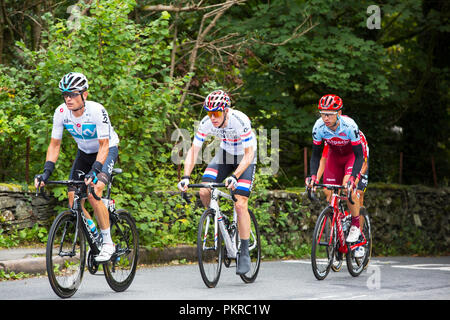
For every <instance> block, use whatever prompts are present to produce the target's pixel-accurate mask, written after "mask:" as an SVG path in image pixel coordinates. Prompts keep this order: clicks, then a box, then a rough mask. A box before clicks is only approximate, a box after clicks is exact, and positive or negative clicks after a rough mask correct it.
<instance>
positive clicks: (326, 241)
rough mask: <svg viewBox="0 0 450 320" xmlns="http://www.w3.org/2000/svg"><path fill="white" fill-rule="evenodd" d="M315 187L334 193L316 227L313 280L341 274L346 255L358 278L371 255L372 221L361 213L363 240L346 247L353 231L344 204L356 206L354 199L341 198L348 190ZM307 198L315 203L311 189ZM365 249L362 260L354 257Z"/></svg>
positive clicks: (348, 263) (348, 264) (349, 269)
mask: <svg viewBox="0 0 450 320" xmlns="http://www.w3.org/2000/svg"><path fill="white" fill-rule="evenodd" d="M315 187H320V188H326V189H328V190H332V191H333V193H332V196H331V201H330V204H329V205H328V206H327V207H326V208H325V209H324V210H323V211H322V212H321V213H320V214H319V216H318V218H317V222H316V225H315V227H314V232H313V239H312V247H311V265H312V270H313V273H314V276H315V277H316V278H317V279H318V280H323V279H325V278H326V277H327V275H328V273H329V271H330V269H332V270H333V271H339V270H340V269H341V267H342V264H343V255H344V254H345V256H346V264H347V269H348V272H349V273H350V274H351V275H352V276H354V277H357V276H359V275H360V274H361V272H362V271H363V270H364V269H365V268H366V267H367V264H368V263H369V259H370V255H371V251H372V232H371V226H370V219H369V216H368V214H367V211H366V210H361V212H360V224H361V226H362V228H361V236H360V238H359V239H358V241H356V242H354V243H347V242H346V238H347V235H348V232H349V231H350V224H351V215H350V214H349V213H348V212H347V211H345V210H344V206H343V201H341V200H346V199H348V200H349V201H350V203H352V204H353V201H352V199H351V195H350V194H349V195H348V196H340V194H339V191H340V190H341V189H345V188H346V187H344V186H340V185H329V184H315ZM307 192H308V197H309V198H310V199H311V200H316V198H315V196H314V194H313V193H311V189H309V188H307ZM358 247H363V248H364V255H363V256H362V257H359V258H357V257H355V249H356V248H358Z"/></svg>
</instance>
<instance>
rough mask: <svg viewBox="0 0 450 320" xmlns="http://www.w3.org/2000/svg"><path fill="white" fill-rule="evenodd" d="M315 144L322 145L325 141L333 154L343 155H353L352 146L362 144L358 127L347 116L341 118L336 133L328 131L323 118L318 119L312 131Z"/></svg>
mask: <svg viewBox="0 0 450 320" xmlns="http://www.w3.org/2000/svg"><path fill="white" fill-rule="evenodd" d="M312 138H313V143H314V144H315V145H320V144H322V140H324V141H325V142H326V143H327V145H328V146H329V148H330V149H332V150H333V152H337V153H339V154H341V155H347V154H349V153H353V149H352V146H355V145H358V144H360V143H361V138H360V134H359V129H358V125H357V124H356V122H355V121H354V120H353V119H352V118H350V117H347V116H344V115H342V116H340V117H339V126H338V127H337V128H336V130H335V131H333V130H331V129H328V127H327V126H326V125H325V123H324V122H323V120H322V118H319V119H317V121H316V123H315V124H314V127H313V130H312Z"/></svg>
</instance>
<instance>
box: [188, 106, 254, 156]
mask: <svg viewBox="0 0 450 320" xmlns="http://www.w3.org/2000/svg"><path fill="white" fill-rule="evenodd" d="M208 135H213V136H216V137H218V138H220V139H221V140H222V142H221V143H220V147H221V148H222V149H225V151H227V152H228V153H230V154H234V155H241V154H244V149H245V148H248V147H253V151H256V145H257V144H256V135H255V134H254V132H253V130H252V126H251V122H250V119H249V118H248V117H247V116H246V115H245V114H244V113H242V112H241V111H238V110H234V109H229V113H228V123H227V126H226V127H224V128H216V127H214V125H213V124H212V122H211V119H210V118H209V116H205V117H204V118H203V119H202V121H201V122H200V125H199V127H198V130H197V133H196V134H195V136H194V141H193V144H194V145H196V146H198V147H201V146H202V145H203V142H204V141H205V139H206V137H207V136H208Z"/></svg>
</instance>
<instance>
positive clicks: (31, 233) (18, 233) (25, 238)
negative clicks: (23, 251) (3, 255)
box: [0, 223, 48, 248]
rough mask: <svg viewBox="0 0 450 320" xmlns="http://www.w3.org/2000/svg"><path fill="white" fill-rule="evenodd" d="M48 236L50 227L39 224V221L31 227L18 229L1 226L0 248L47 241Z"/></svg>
mask: <svg viewBox="0 0 450 320" xmlns="http://www.w3.org/2000/svg"><path fill="white" fill-rule="evenodd" d="M47 238H48V229H47V228H46V227H43V226H39V225H38V224H37V223H35V224H34V225H33V227H31V228H25V229H18V228H12V229H11V230H5V229H2V228H0V248H10V247H17V246H19V245H26V244H29V243H46V242H47Z"/></svg>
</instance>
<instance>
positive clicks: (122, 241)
mask: <svg viewBox="0 0 450 320" xmlns="http://www.w3.org/2000/svg"><path fill="white" fill-rule="evenodd" d="M110 224H111V227H110V228H111V238H112V240H113V242H114V244H115V247H116V252H115V253H114V254H113V255H112V257H111V259H110V260H109V261H108V262H107V263H104V264H103V269H104V272H105V278H106V282H107V283H108V285H109V286H110V287H111V289H113V290H114V291H116V292H122V291H125V290H126V289H128V287H129V286H130V285H131V283H132V282H133V279H134V276H135V275H136V267H137V264H138V259H139V234H138V231H137V228H136V223H135V221H134V219H133V217H132V216H131V214H130V213H129V212H128V211H126V210H124V209H119V210H116V211H115V212H114V213H110Z"/></svg>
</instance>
